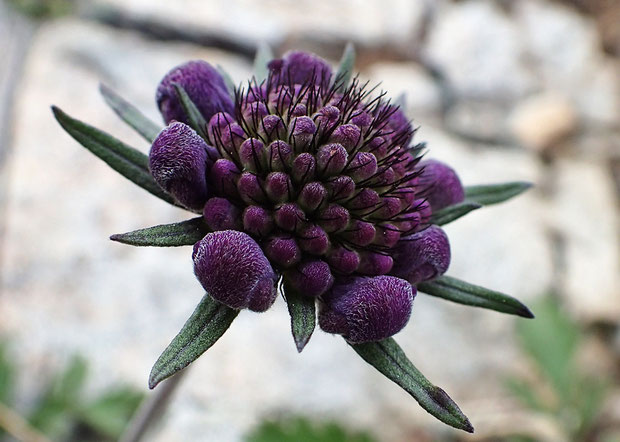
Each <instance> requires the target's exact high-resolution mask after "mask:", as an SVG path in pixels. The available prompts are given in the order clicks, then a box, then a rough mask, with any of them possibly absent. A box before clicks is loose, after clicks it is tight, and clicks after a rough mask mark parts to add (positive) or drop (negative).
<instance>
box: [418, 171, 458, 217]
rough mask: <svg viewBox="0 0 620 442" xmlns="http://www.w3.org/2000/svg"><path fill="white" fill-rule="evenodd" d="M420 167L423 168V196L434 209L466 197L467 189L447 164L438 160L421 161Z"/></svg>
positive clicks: (421, 179) (421, 180) (421, 182)
mask: <svg viewBox="0 0 620 442" xmlns="http://www.w3.org/2000/svg"><path fill="white" fill-rule="evenodd" d="M418 168H419V169H420V170H422V171H423V172H422V175H421V176H420V188H421V189H423V194H422V195H423V196H424V197H425V198H426V199H427V201H428V202H429V203H430V205H431V207H432V208H433V210H434V211H437V210H440V209H443V208H444V207H448V206H450V205H452V204H456V203H460V202H462V201H463V200H464V199H465V191H464V189H463V185H462V184H461V180H460V179H459V177H458V175H457V174H456V172H455V171H454V169H452V168H451V167H450V166H448V165H447V164H444V163H442V162H440V161H436V160H425V161H421V162H420V163H419V165H418Z"/></svg>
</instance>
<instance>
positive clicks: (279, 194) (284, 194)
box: [265, 172, 293, 203]
mask: <svg viewBox="0 0 620 442" xmlns="http://www.w3.org/2000/svg"><path fill="white" fill-rule="evenodd" d="M292 188H293V185H292V184H291V179H290V178H289V176H288V175H287V174H286V173H284V172H271V173H270V174H269V175H268V176H267V178H266V179H265V192H266V193H267V195H268V196H269V199H270V200H271V201H272V202H274V203H280V202H284V201H288V199H289V198H290V195H291V190H292Z"/></svg>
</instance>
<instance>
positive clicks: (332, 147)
mask: <svg viewBox="0 0 620 442" xmlns="http://www.w3.org/2000/svg"><path fill="white" fill-rule="evenodd" d="M347 159H348V154H347V151H346V149H345V148H344V147H343V146H342V144H338V143H333V144H325V145H323V146H321V147H319V151H318V152H317V154H316V165H317V167H318V170H319V173H320V174H321V175H322V176H324V177H329V176H334V175H338V174H339V173H340V172H342V169H344V166H346V164H347Z"/></svg>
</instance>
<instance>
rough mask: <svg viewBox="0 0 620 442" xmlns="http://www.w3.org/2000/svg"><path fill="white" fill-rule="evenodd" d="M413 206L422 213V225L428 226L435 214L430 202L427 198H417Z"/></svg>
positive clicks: (423, 226)
mask: <svg viewBox="0 0 620 442" xmlns="http://www.w3.org/2000/svg"><path fill="white" fill-rule="evenodd" d="M412 207H414V208H415V210H416V211H417V212H418V213H419V214H420V226H421V227H422V228H426V226H428V223H430V221H431V215H432V214H433V210H432V209H431V205H430V203H429V202H428V200H426V199H417V200H415V201H414V202H413V203H412Z"/></svg>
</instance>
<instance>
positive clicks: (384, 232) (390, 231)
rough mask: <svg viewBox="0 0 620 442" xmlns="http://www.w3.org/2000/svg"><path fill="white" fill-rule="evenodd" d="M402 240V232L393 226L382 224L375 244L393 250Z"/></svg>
mask: <svg viewBox="0 0 620 442" xmlns="http://www.w3.org/2000/svg"><path fill="white" fill-rule="evenodd" d="M399 239H400V231H399V230H398V228H397V227H396V226H395V225H393V224H382V225H378V226H377V235H376V236H375V240H374V243H375V244H377V245H380V246H385V247H389V248H392V247H394V246H395V245H396V243H398V240H399Z"/></svg>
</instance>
